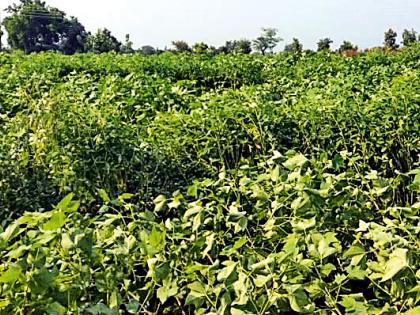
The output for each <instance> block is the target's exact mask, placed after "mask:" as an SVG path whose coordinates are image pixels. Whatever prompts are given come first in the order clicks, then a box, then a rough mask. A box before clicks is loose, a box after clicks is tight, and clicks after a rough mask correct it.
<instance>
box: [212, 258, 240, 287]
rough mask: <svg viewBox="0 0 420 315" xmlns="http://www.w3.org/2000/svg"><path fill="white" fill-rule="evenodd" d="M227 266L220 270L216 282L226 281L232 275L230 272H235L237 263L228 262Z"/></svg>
mask: <svg viewBox="0 0 420 315" xmlns="http://www.w3.org/2000/svg"><path fill="white" fill-rule="evenodd" d="M228 263H229V265H228V266H227V267H225V268H223V269H222V270H220V271H219V273H218V274H217V281H219V282H222V281H224V280H226V279H227V278H229V276H230V275H231V274H232V272H233V271H234V270H235V268H236V266H237V265H238V263H237V262H235V263H234V262H231V261H229V262H228Z"/></svg>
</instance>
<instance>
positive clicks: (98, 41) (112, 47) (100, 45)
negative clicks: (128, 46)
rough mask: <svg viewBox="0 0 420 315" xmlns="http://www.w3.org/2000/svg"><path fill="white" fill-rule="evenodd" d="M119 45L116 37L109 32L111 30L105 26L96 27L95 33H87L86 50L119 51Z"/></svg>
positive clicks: (95, 51)
mask: <svg viewBox="0 0 420 315" xmlns="http://www.w3.org/2000/svg"><path fill="white" fill-rule="evenodd" d="M121 45H122V44H121V43H120V42H119V41H118V39H117V38H115V37H114V36H113V35H112V34H111V31H110V30H108V29H106V28H103V29H98V31H97V32H96V34H93V35H92V34H89V36H88V38H87V40H86V50H87V51H89V52H94V53H98V54H100V53H105V52H110V51H115V52H120V51H121Z"/></svg>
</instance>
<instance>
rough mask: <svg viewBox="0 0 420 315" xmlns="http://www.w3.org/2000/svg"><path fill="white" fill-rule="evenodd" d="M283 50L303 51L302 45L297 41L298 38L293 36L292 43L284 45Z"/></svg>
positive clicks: (296, 52)
mask: <svg viewBox="0 0 420 315" xmlns="http://www.w3.org/2000/svg"><path fill="white" fill-rule="evenodd" d="M284 51H285V52H289V53H294V54H300V53H301V52H302V51H303V45H302V44H301V43H300V42H299V39H297V38H293V41H292V43H290V44H288V45H286V46H285V47H284Z"/></svg>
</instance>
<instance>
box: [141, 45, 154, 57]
mask: <svg viewBox="0 0 420 315" xmlns="http://www.w3.org/2000/svg"><path fill="white" fill-rule="evenodd" d="M139 52H140V53H141V54H143V55H145V56H151V55H156V53H157V52H156V49H155V48H154V47H152V46H149V45H146V46H143V47H141V49H140V50H139Z"/></svg>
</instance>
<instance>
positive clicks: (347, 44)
mask: <svg viewBox="0 0 420 315" xmlns="http://www.w3.org/2000/svg"><path fill="white" fill-rule="evenodd" d="M357 49H358V47H357V46H356V45H353V44H352V43H351V42H349V41H346V40H345V41H344V42H343V43H342V44H341V45H340V47H339V48H338V52H339V53H340V54H342V53H344V52H345V51H348V50H357Z"/></svg>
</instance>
